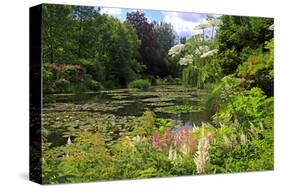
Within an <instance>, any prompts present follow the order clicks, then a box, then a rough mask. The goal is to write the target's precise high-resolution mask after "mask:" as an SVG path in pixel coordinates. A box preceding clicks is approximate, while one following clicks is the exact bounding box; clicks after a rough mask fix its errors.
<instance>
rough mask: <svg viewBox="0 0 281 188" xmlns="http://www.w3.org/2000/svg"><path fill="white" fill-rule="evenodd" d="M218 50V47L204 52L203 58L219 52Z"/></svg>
mask: <svg viewBox="0 0 281 188" xmlns="http://www.w3.org/2000/svg"><path fill="white" fill-rule="evenodd" d="M218 51H219V50H218V49H214V50H211V51H207V52H206V53H204V54H202V55H201V56H200V57H201V58H205V57H211V56H213V55H215V54H217V53H218Z"/></svg>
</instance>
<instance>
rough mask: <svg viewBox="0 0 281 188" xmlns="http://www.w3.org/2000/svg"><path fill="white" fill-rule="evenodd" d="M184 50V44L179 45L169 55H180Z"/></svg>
mask: <svg viewBox="0 0 281 188" xmlns="http://www.w3.org/2000/svg"><path fill="white" fill-rule="evenodd" d="M183 48H184V44H177V45H175V46H173V47H172V48H171V49H170V50H169V53H168V55H172V56H175V55H177V54H179V53H180V52H181V50H182V49H183Z"/></svg>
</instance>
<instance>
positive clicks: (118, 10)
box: [100, 8, 122, 15]
mask: <svg viewBox="0 0 281 188" xmlns="http://www.w3.org/2000/svg"><path fill="white" fill-rule="evenodd" d="M100 13H101V14H108V15H119V14H122V9H121V8H101V10H100Z"/></svg>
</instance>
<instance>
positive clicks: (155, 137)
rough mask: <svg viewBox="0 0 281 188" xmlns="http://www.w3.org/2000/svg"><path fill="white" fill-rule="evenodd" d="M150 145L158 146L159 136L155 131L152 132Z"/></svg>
mask: <svg viewBox="0 0 281 188" xmlns="http://www.w3.org/2000/svg"><path fill="white" fill-rule="evenodd" d="M152 145H153V146H154V147H159V137H158V135H157V133H156V132H153V133H152Z"/></svg>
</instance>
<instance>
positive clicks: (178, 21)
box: [164, 12, 206, 37]
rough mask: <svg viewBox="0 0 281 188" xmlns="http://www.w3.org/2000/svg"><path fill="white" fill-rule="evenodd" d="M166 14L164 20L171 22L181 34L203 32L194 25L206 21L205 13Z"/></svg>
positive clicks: (188, 35) (188, 34)
mask: <svg viewBox="0 0 281 188" xmlns="http://www.w3.org/2000/svg"><path fill="white" fill-rule="evenodd" d="M164 15H165V16H164V21H165V22H168V23H171V24H172V25H173V26H174V29H175V30H176V32H177V34H178V35H179V36H186V37H190V36H191V35H194V34H199V33H201V31H200V30H195V29H194V27H195V26H197V25H198V24H199V23H202V22H204V21H206V17H205V16H204V15H200V14H195V13H192V14H191V15H189V14H184V13H176V12H165V13H164ZM188 18H189V19H188Z"/></svg>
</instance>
